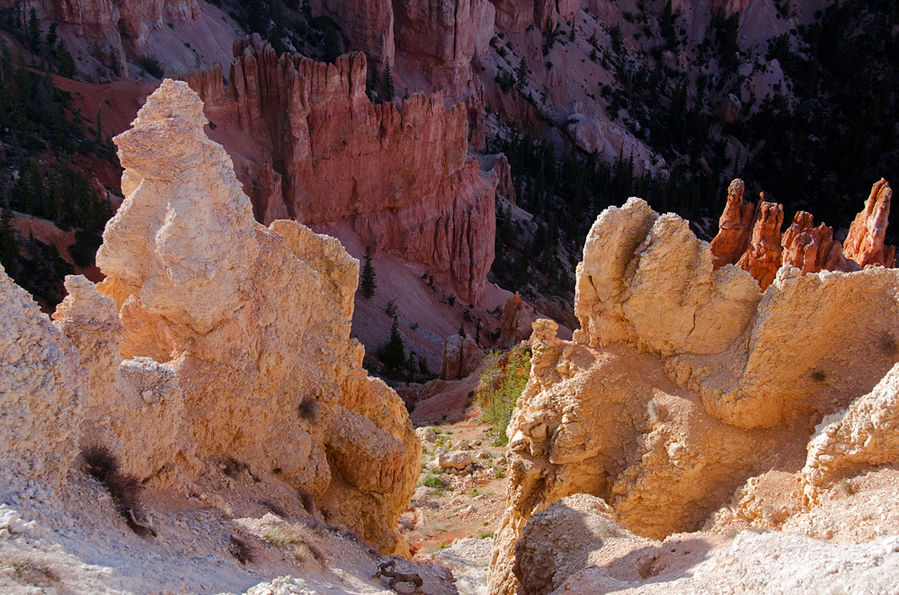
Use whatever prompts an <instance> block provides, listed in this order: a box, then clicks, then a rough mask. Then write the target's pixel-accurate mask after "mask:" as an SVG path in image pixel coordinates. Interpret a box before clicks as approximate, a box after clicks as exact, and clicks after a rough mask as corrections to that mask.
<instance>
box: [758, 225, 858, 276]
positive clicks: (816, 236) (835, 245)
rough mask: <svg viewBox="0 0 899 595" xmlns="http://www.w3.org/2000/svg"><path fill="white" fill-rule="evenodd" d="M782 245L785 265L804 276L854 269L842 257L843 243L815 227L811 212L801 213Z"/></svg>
mask: <svg viewBox="0 0 899 595" xmlns="http://www.w3.org/2000/svg"><path fill="white" fill-rule="evenodd" d="M781 242H782V245H783V256H782V262H783V264H788V265H790V266H794V267H796V268H797V269H799V270H800V271H802V272H803V273H817V272H818V271H821V270H828V271H849V270H853V267H851V265H850V264H849V263H848V262H847V261H846V259H845V258H844V257H843V250H842V248H843V247H842V246H841V245H840V242H838V241H834V239H833V229H831V228H830V227H829V226H827V225H825V224H823V223H821V224H820V225H818V226H817V227H815V218H814V216H812V214H811V213H806V212H805V211H798V212H797V213H796V214H795V215H794V216H793V223H791V224H790V227H789V228H787V230H786V231H785V232H784V234H783V239H782V240H781ZM854 268H855V269H857V268H858V267H854ZM775 272H776V271H775ZM762 289H764V287H763V288H762Z"/></svg>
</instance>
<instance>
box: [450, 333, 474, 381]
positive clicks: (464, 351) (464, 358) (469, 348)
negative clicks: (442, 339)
mask: <svg viewBox="0 0 899 595" xmlns="http://www.w3.org/2000/svg"><path fill="white" fill-rule="evenodd" d="M482 361H484V352H483V351H482V350H481V348H480V347H478V344H477V343H475V342H474V339H472V338H471V337H470V336H468V335H465V336H464V337H463V336H462V335H460V334H458V333H456V334H454V335H450V336H449V337H447V338H446V343H444V344H443V362H442V364H441V365H440V379H441V380H460V379H462V378H467V377H468V376H469V375H470V374H471V373H472V372H474V371H475V370H477V369H478V366H480V365H481V362H482Z"/></svg>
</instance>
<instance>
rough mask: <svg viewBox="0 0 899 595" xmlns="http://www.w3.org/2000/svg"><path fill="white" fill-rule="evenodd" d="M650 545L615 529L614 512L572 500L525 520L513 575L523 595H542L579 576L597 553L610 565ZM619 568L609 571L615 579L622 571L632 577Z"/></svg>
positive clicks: (582, 497) (595, 501) (582, 498)
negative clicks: (601, 551) (529, 594)
mask: <svg viewBox="0 0 899 595" xmlns="http://www.w3.org/2000/svg"><path fill="white" fill-rule="evenodd" d="M652 544H653V542H652V541H650V540H649V539H641V538H639V537H637V536H635V535H634V534H633V533H631V532H630V531H628V530H627V529H625V528H624V527H622V526H621V525H619V524H618V523H616V522H615V521H614V520H613V518H612V509H611V508H610V507H609V505H608V504H606V503H605V502H604V501H603V500H602V499H600V498H597V497H595V496H591V495H589V494H575V495H573V496H568V497H566V498H562V499H561V500H558V501H556V502H554V503H553V504H552V505H550V506H549V508H547V509H546V510H543V511H541V512H538V513H537V514H535V515H534V516H533V517H531V518H530V519H528V521H527V523H526V524H525V526H524V531H523V532H522V536H521V539H520V540H519V541H518V543H516V544H515V567H514V568H513V572H514V573H515V576H516V577H517V578H518V580H519V583H520V584H521V588H522V590H523V591H524V592H525V593H535V594H539V595H544V594H547V593H551V592H553V591H555V590H556V589H558V588H559V587H560V586H562V584H563V583H564V582H565V579H567V578H568V577H569V576H571V575H573V574H575V573H577V572H580V571H581V570H583V568H584V564H585V562H586V561H587V559H588V558H589V556H590V555H591V554H592V553H593V552H595V551H597V550H603V556H604V557H605V558H606V559H609V560H613V559H615V558H617V557H619V556H621V557H624V556H626V555H627V554H630V553H631V552H632V551H633V550H635V549H637V548H639V547H641V546H643V547H646V546H650V545H652ZM623 566H625V564H620V563H619V564H613V565H612V566H611V567H609V569H608V570H609V572H610V573H611V574H612V575H613V576H618V577H621V572H622V570H624V571H625V572H627V571H628V570H629V571H630V572H633V569H623V568H621V567H623ZM621 578H623V577H621Z"/></svg>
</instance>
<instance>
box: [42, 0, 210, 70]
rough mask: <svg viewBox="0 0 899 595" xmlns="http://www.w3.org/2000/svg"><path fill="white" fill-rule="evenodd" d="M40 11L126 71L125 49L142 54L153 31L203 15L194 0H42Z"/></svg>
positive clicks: (102, 59) (107, 61) (105, 61)
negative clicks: (124, 0)
mask: <svg viewBox="0 0 899 595" xmlns="http://www.w3.org/2000/svg"><path fill="white" fill-rule="evenodd" d="M37 8H38V13H39V15H40V16H42V17H43V18H44V19H45V20H48V21H55V22H57V23H59V24H60V25H61V33H66V32H67V30H68V31H71V32H72V33H74V34H75V35H77V36H78V37H80V38H82V39H84V40H85V41H86V42H87V44H88V48H89V49H90V52H91V53H92V54H93V55H94V56H95V57H96V58H98V59H99V60H100V62H102V63H103V64H104V65H106V66H107V67H109V68H112V69H113V70H114V71H115V72H116V73H118V74H120V75H125V74H126V73H127V65H126V50H130V51H132V52H134V53H135V54H140V53H141V52H142V50H143V49H144V48H145V46H146V43H147V36H148V34H149V33H150V32H151V31H155V30H159V29H162V28H164V27H166V26H167V25H168V24H169V23H172V24H177V23H189V22H192V21H196V20H197V19H199V18H200V8H199V5H198V4H197V2H196V1H195V0H176V1H174V2H163V1H161V0H138V1H136V2H116V1H114V0H75V1H69V0H41V1H40V2H39V4H38V7H37Z"/></svg>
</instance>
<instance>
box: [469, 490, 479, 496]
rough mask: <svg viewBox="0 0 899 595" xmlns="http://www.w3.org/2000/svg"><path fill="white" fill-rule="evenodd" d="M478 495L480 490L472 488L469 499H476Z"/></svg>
mask: <svg viewBox="0 0 899 595" xmlns="http://www.w3.org/2000/svg"><path fill="white" fill-rule="evenodd" d="M477 495H478V488H471V490H469V491H468V497H469V498H474V497H475V496H477Z"/></svg>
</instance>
